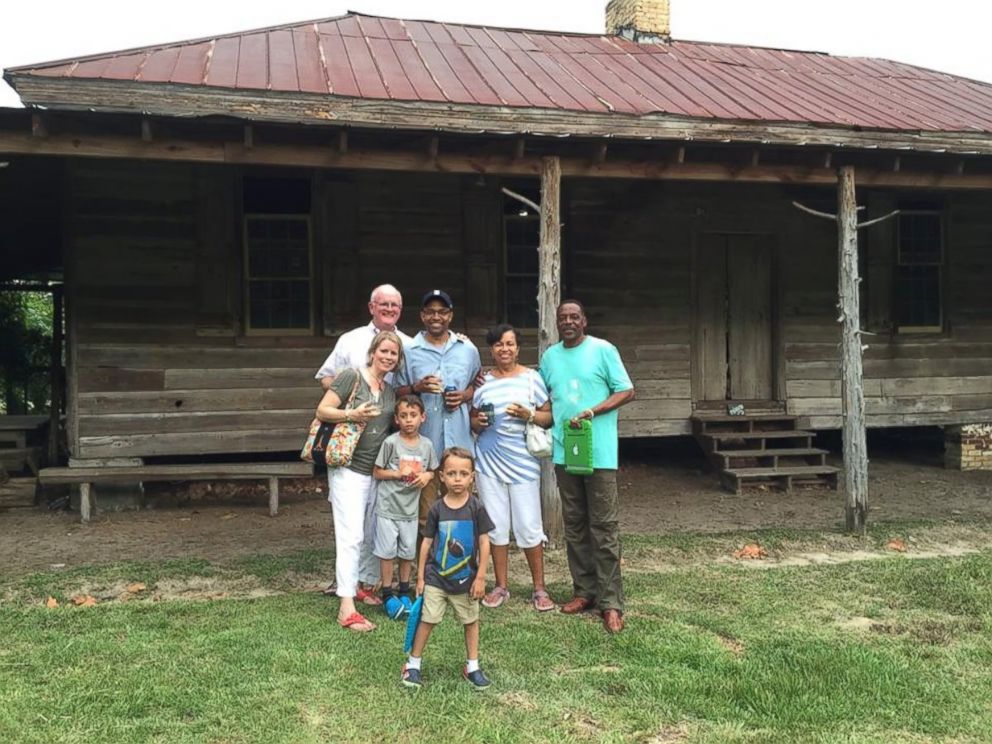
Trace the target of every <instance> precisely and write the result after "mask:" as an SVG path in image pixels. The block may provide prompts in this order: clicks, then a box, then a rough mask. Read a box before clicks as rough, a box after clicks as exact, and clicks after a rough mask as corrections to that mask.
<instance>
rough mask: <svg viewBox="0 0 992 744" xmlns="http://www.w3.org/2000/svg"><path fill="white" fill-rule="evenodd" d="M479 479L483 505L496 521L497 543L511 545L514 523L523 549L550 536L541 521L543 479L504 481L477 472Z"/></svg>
mask: <svg viewBox="0 0 992 744" xmlns="http://www.w3.org/2000/svg"><path fill="white" fill-rule="evenodd" d="M475 482H476V484H478V486H479V498H480V499H482V505H483V506H484V507H486V512H487V513H488V514H489V518H490V519H491V520H493V524H494V525H496V526H495V527H494V528H493V529H492V531H490V533H489V539H490V540H492V543H493V545H509V544H510V529H511V527H512V529H513V536H514V537H515V538H516V540H517V547H518V548H521V549H527V548H533V547H536V546H538V545H541V544H542V543H543V542H545V541H546V540H547V539H548V538H547V537H545V535H544V525H543V524H542V522H541V481H539V480H535V481H528V482H526V483H502V482H500V481H499V480H497V479H496V478H493V477H491V476H488V475H484V474H483V473H479V472H477V473H476V474H475Z"/></svg>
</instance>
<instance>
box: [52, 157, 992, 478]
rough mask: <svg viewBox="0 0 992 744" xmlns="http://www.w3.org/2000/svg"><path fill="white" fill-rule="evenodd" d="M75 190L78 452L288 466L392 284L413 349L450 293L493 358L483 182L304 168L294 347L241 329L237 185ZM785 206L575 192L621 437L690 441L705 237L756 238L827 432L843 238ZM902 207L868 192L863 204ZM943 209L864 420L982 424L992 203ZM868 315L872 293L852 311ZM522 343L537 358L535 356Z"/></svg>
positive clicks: (585, 275)
mask: <svg viewBox="0 0 992 744" xmlns="http://www.w3.org/2000/svg"><path fill="white" fill-rule="evenodd" d="M66 183H67V188H66V194H67V198H66V210H67V218H68V222H67V225H66V234H67V236H68V239H67V240H68V250H67V255H68V256H69V261H68V263H67V266H66V270H67V275H68V277H69V284H70V291H69V296H68V301H69V308H70V313H71V318H72V322H71V324H70V336H71V342H72V345H71V348H70V363H71V367H72V369H71V370H70V371H71V375H70V376H71V380H70V398H71V402H72V405H71V414H70V446H71V450H72V454H73V456H74V457H76V458H107V457H153V456H159V455H162V456H169V455H194V454H211V453H233V452H265V451H288V450H292V449H295V448H296V447H298V446H299V445H300V438H301V432H302V431H303V428H304V426H305V425H306V423H307V421H308V420H309V417H310V416H311V415H312V411H313V408H314V405H315V403H316V401H317V399H318V397H319V388H318V387H317V384H316V382H314V381H313V379H312V377H313V373H314V371H315V369H316V368H317V367H318V366H319V364H320V363H321V361H322V360H323V358H324V357H325V355H326V354H327V352H328V350H329V349H330V347H331V346H332V345H333V342H334V340H335V337H336V336H337V335H338V334H339V333H340V332H342V331H344V330H347V329H349V328H352V327H354V326H355V325H357V324H359V323H362V322H365V321H366V319H367V317H368V316H367V313H366V311H365V304H366V302H367V300H368V296H367V293H368V291H369V289H370V288H371V287H372V286H374V285H376V284H379V283H382V282H391V283H393V284H396V285H397V286H398V287H399V289H400V290H401V291H402V292H403V294H404V297H405V299H406V310H405V312H404V317H403V321H402V322H401V327H402V328H403V329H404V330H406V331H407V332H410V333H412V332H415V331H416V330H417V329H418V326H419V319H418V315H417V310H418V306H419V298H420V296H421V295H422V293H423V292H425V291H427V290H429V289H432V288H435V287H440V288H443V289H446V290H448V291H450V292H451V294H452V296H453V298H454V301H455V322H454V327H455V329H456V330H466V331H468V332H469V333H470V334H471V335H472V337H473V339H474V340H475V341H476V343H477V344H478V345H479V346H480V350H481V351H482V356H483V361H484V363H488V362H489V359H488V356H489V355H488V351H487V350H486V349H485V348H483V342H482V336H483V333H484V329H485V328H486V327H488V326H490V325H492V324H493V323H495V322H498V321H499V320H500V316H501V288H500V277H501V271H502V269H501V267H502V234H501V230H502V222H501V213H502V207H501V196H500V193H499V183H498V181H497V180H496V179H493V178H487V179H484V180H483V179H478V178H474V177H464V176H439V175H415V174H396V173H389V174H383V173H372V172H365V173H341V172H333V173H331V172H328V173H319V174H315V175H313V179H312V183H313V214H312V218H313V226H314V228H313V238H314V247H315V251H314V253H315V266H314V292H315V307H314V313H315V327H316V331H315V333H314V334H313V335H312V336H304V337H300V336H292V337H291V336H285V337H267V336H257V335H249V336H246V335H244V333H243V331H242V330H241V329H242V326H243V319H242V309H241V308H242V303H243V297H242V287H241V282H242V266H241V264H242V259H241V254H242V245H241V237H240V224H241V215H240V198H239V181H238V173H237V172H236V171H235V170H234V169H228V168H211V167H197V166H186V165H176V164H162V165H158V164H149V163H142V164H134V163H111V162H104V161H76V162H73V163H72V164H71V165H70V166H69V168H68V172H67V176H66ZM824 194H825V195H826V196H827V198H828V199H829V198H831V195H832V192H831V191H829V190H827V191H825V192H824ZM793 198H794V195H793V194H791V193H790V192H789V190H788V189H785V188H780V187H772V186H737V185H725V186H724V185H712V184H711V185H706V184H686V183H675V182H665V183H660V182H659V183H651V182H630V181H606V180H596V181H591V180H573V181H566V183H565V190H564V204H563V221H564V233H563V243H564V259H563V260H564V274H565V277H564V278H565V281H564V287H565V290H564V292H565V294H566V295H571V296H575V297H577V298H578V299H580V300H582V301H583V302H584V303H585V304H586V307H587V310H588V315H589V321H590V332H592V333H593V334H595V335H599V336H602V337H604V338H607V339H609V340H610V341H612V342H614V343H615V344H616V345H617V346H618V347H619V349H620V351H621V354H622V355H623V358H624V360H625V362H626V364H627V366H628V369H629V370H630V372H631V375H632V376H633V378H634V380H635V384H636V386H637V390H638V396H637V400H636V401H635V402H634V403H633V404H631V405H630V406H628V407H627V408H626V409H625V411H624V415H623V416H622V417H621V432H622V434H623V435H624V436H657V435H675V434H686V433H688V432H689V430H690V427H689V417H690V416H691V414H692V411H693V406H694V402H695V397H694V396H695V395H697V393H696V392H695V391H694V385H693V367H694V365H695V364H696V362H694V356H693V338H694V332H695V328H696V317H695V316H696V311H695V310H694V303H696V301H697V299H696V293H697V290H696V287H697V284H698V279H699V277H700V276H703V275H704V272H706V271H707V267H706V265H705V263H703V262H700V261H699V260H698V250H697V249H698V246H699V245H700V241H702V240H704V239H705V238H706V236H711V235H745V236H752V238H750V239H752V240H753V236H760V237H759V240H763V241H767V243H768V245H769V246H770V247H771V252H772V259H771V262H772V268H771V280H772V285H773V286H772V288H771V292H772V298H771V303H772V305H773V308H772V311H771V312H772V313H773V320H772V331H771V333H772V339H771V343H772V345H773V347H774V349H773V357H774V359H773V365H774V368H775V369H774V374H773V380H772V389H773V395H774V397H776V398H778V399H780V400H784V401H785V402H786V404H787V408H788V411H789V412H790V413H795V414H798V415H801V416H804V417H808V418H809V423H810V424H811V425H812V426H814V427H817V428H832V427H837V426H839V411H840V398H839V392H840V391H839V384H840V383H839V357H838V350H837V343H838V341H839V330H838V325H837V323H836V307H835V304H836V292H837V290H836V238H835V231H834V227H833V225H832V224H830V223H829V222H826V221H820V220H816V219H814V218H812V217H809V216H807V215H804V214H802V213H800V212H798V211H797V210H796V209H794V208H793V207H792V206H791V201H792V199H793ZM894 200H895V197H894V196H893V195H891V194H872V195H871V204H872V207H871V211H873V212H880V211H883V210H884V209H886V208H888V207H889V206H891V204H892V203H893V202H894ZM948 204H949V206H948V209H947V266H946V269H945V271H946V278H947V282H946V291H947V301H946V303H945V304H946V308H947V316H948V330H947V332H946V333H944V334H939V335H934V336H926V337H922V336H892V335H891V334H884V335H879V336H874V337H867V338H866V342H867V343H868V344H869V347H870V348H869V349H868V351H867V353H866V361H865V369H866V395H867V406H868V421H869V425H871V426H890V425H911V424H939V423H955V422H968V421H989V420H992V301H990V300H989V292H988V287H989V286H990V280H992V262H990V261H989V256H990V250H992V197H990V196H989V195H986V194H981V193H973V194H954V195H952V196H951V197H949V201H948ZM871 229H872V231H873V232H872V233H871V235H870V246H869V253H868V260H867V261H866V269H867V273H868V274H869V279H870V281H869V282H868V288H869V291H874V292H878V293H882V292H884V288H885V277H886V276H891V272H892V245H893V241H892V234H891V230H892V227H891V226H889V227H886V226H880V227H878V228H871ZM887 230H888V231H890V232H889V233H888V234H886V231H887ZM886 251H888V253H886ZM882 305H884V303H879V302H878V301H877V297H876V298H875V301H873V299H872V297H868V298H866V302H865V307H866V314H867V315H868V316H870V317H873V316H875V315H879V314H884V308H882V307H881V306H882ZM524 336H525V341H526V342H525V348H524V351H523V355H522V358H523V360H524V361H525V362H527V363H533V362H535V361H536V350H535V347H536V339H535V338H534V334H533V333H530V332H526V333H525V334H524ZM697 387H698V386H697Z"/></svg>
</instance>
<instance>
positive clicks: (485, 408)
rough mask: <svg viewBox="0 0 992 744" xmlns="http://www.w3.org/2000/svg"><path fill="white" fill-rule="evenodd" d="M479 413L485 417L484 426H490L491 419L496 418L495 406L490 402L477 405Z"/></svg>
mask: <svg viewBox="0 0 992 744" xmlns="http://www.w3.org/2000/svg"><path fill="white" fill-rule="evenodd" d="M479 413H481V414H483V415H484V416H485V417H486V426H492V424H493V419H495V418H496V406H495V405H493V404H492V403H483V404H482V405H481V406H479Z"/></svg>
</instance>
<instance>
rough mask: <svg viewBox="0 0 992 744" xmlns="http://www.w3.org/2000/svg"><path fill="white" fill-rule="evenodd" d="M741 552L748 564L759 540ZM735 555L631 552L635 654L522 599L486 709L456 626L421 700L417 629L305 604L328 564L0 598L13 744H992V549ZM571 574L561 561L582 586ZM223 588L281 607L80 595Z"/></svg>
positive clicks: (586, 621)
mask: <svg viewBox="0 0 992 744" xmlns="http://www.w3.org/2000/svg"><path fill="white" fill-rule="evenodd" d="M988 529H989V535H990V536H992V527H990V528H988ZM754 537H755V535H754V534H753V533H752V534H750V535H748V536H747V539H753V538H754ZM757 537H758V539H761V540H762V542H763V544H766V545H771V546H776V545H781V544H783V543H785V542H788V540H789V539H802V538H803V536H802V535H800V536H798V537H796V536H792V537H790V536H783V535H781V534H780V533H768V534H767V535H761V534H758V535H757ZM883 537H884V536H883ZM722 539H723V542H720V543H719V545H720V547H719V550H720V551H721V555H722V556H725V555H726V552H725V551H724V548H723V546H724V545H726V544H732V543H734V542H735V541H736V542H742V541H744V539H745V537H744V536H743V535H741V536H724V538H722ZM809 539H810V540H815V535H811V536H809ZM875 539H880V538H879V537H878V536H877V535H876V538H875ZM717 544H718V542H714V541H713V539H712V538H708V537H706V538H704V537H694V536H674V537H671V538H650V537H638V538H636V539H631V540H629V541H628V543H627V558H626V567H627V574H626V591H627V594H628V613H627V622H628V626H627V630H626V631H625V632H624V633H623V634H621V635H619V636H616V637H609V636H607V635H606V634H605V633H604V632H603V631H602V629H601V627H600V625H599V623H598V622H597V621H596V619H594V618H593V617H591V616H589V617H580V618H569V617H565V616H562V615H560V614H558V613H549V614H546V615H538V614H537V613H535V612H534V611H533V610H531V609H530V608H529V606H528V605H527V604H526V603H524V602H523V601H522V600H521V599H520V597H522V596H526V588H525V587H524V586H522V585H513V586H511V591H513V594H514V596H513V598H512V599H511V601H510V602H509V603H508V604H507V605H505V606H504V607H503V608H502V609H500V610H498V611H489V610H484V611H483V612H484V614H483V626H482V663H483V668H484V669H485V670H486V672H487V673H488V674H489V675H490V677H491V679H492V680H493V683H494V684H493V687H492V688H491V689H490V690H488V691H486V692H483V693H477V692H475V691H473V690H472V689H470V688H469V687H468V685H467V684H466V683H465V682H464V681H462V680H461V678H460V667H461V664H462V662H463V659H464V653H463V646H462V634H461V631H460V628H458V627H457V626H456V625H455V624H454V623H453V622H452V621H451V618H450V617H449V618H448V620H446V622H445V623H444V624H442V626H441V627H439V628H438V629H437V631H435V633H434V636H433V638H432V639H431V644H430V646H429V647H428V649H427V652H426V654H425V658H424V676H425V682H426V686H425V688H424V689H423V690H421V691H419V692H411V691H408V690H405V689H403V688H402V687H401V686H400V685H399V672H400V667H401V665H402V663H403V660H404V656H403V654H402V636H403V627H402V625H401V624H399V623H393V622H390V621H388V620H387V619H386V618H385V617H384V616H382V615H378V614H376V615H374V616H373V617H374V618H375V619H376V621H377V622H379V629H378V630H377V631H376V632H374V633H372V634H368V635H359V634H352V633H347V632H345V631H343V630H341V629H340V628H338V627H337V625H336V624H335V622H334V613H335V608H336V601H335V600H332V599H328V598H326V597H323V596H321V595H319V594H316V593H312V592H309V593H304V592H301V591H284V590H285V589H286V588H287V586H288V585H289V584H288V582H289V581H290V579H289V577H292V576H296V575H300V574H306V573H312V574H314V575H319V574H320V573H321V572H326V569H327V567H328V565H329V556H328V555H327V554H326V553H321V552H317V551H315V552H312V553H302V554H299V555H294V556H288V557H279V558H273V557H264V556H262V557H258V558H253V559H249V560H242V561H239V562H237V563H234V564H228V565H224V566H217V565H210V564H208V563H205V562H203V561H174V562H162V563H154V562H151V563H126V564H117V565H113V566H103V567H88V568H77V569H73V570H70V571H61V572H54V573H51V574H44V575H34V576H30V577H27V578H23V579H18V580H15V581H10V580H8V581H6V582H4V581H3V580H0V629H2V632H3V641H2V645H0V742H35V741H36V742H56V741H57V742H74V741H79V742H103V741H106V742H132V741H136V742H137V741H142V742H143V741H157V742H186V741H189V742H201V741H206V742H311V741H313V742H318V741H321V742H328V741H329V742H394V741H397V742H418V743H421V742H424V743H426V742H450V741H457V742H477V741H479V742H481V741H485V742H543V741H561V742H566V741H607V742H610V741H615V742H627V741H635V742H655V743H661V742H713V743H715V742H720V743H723V742H761V743H765V742H790V743H792V742H886V743H888V742H980V741H992V624H990V620H992V551H980V552H977V553H974V554H969V555H965V556H961V557H950V558H926V559H922V558H921V559H917V560H911V559H909V557H907V556H908V555H910V554H911V553H912V550H910V553H909V554H907V555H897V554H892V555H891V557H886V558H884V559H878V560H860V561H858V560H855V561H851V562H847V563H839V564H836V565H813V566H797V567H778V568H774V569H769V570H759V569H756V568H754V567H753V566H751V565H750V564H748V565H744V564H730V563H726V562H719V561H715V560H706V559H705V555H706V552H707V550H710V549H713V550H716V549H717V548H715V547H714V546H716V545H717ZM659 554H664V555H666V556H667V557H668V560H667V563H666V565H665V566H663V567H661V566H655V565H654V564H653V563H652V561H654V560H655V559H656V558H657V556H658V555H659ZM680 555H682V556H691V560H690V559H689V558H688V557H687V558H686V560H685V561H684V562H683V563H682V564H680V562H679V561H678V560H677V559H678V556H680ZM712 557H714V558H715V557H716V556H712ZM563 561H564V557H563V555H562V554H561V552H560V551H559V552H555V553H553V554H551V556H550V557H549V571H550V573H551V574H552V575H553V576H556V577H558V578H559V579H560V578H561V577H562V576H563V574H562V565H563ZM517 565H519V564H516V565H515V566H514V568H516V567H517ZM521 576H522V573H521V572H520V571H517V576H516V578H518V579H519V578H521ZM221 579H222V580H223V581H221V583H220V584H218V586H228V587H230V586H238V585H239V583H238V582H242V584H244V585H248V584H250V585H251V586H255V587H261V589H263V590H264V591H259V592H257V594H258V595H259V596H256V597H254V598H238V597H237V596H235V595H232V596H231V597H230V598H220V599H215V600H212V601H188V600H185V601H184V600H181V599H162V600H160V601H154V600H152V599H142V596H141V595H136V596H135V598H134V599H132V600H130V601H101V602H100V603H99V604H97V606H95V607H88V608H84V607H74V606H72V604H71V602H69V601H68V598H69V594H70V593H72V592H73V591H77V590H79V588H80V587H84V588H86V587H89V591H92V592H93V593H94V594H98V593H99V592H97V591H95V590H94V589H93V587H97V588H98V587H100V586H109V585H111V584H113V583H114V582H128V581H141V582H144V583H146V584H147V586H148V592H149V593H151V594H154V590H155V589H156V588H157V587H162V586H167V585H168V586H181V585H183V584H184V583H185V584H187V585H189V584H191V583H195V582H197V581H199V582H201V583H202V584H203V585H204V586H209V582H210V581H212V580H221ZM225 582H226V583H225ZM551 589H552V594H553V595H554V596H556V597H558V598H562V597H565V596H566V595H567V592H568V587H567V585H566V584H565V583H564V582H563V581H561V580H559V581H556V582H555V583H553V584H552V587H551ZM50 595H51V596H54V597H56V598H57V599H58V600H60V605H59V606H58V607H56V608H53V609H49V608H46V607H45V605H44V602H45V599H46V597H48V596H50ZM217 596H219V597H223V596H224V594H223V592H221V593H220V594H218V595H217Z"/></svg>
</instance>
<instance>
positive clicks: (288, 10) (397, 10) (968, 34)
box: [0, 0, 992, 106]
mask: <svg viewBox="0 0 992 744" xmlns="http://www.w3.org/2000/svg"><path fill="white" fill-rule="evenodd" d="M4 5H5V7H4V10H3V12H2V15H0V68H7V67H12V66H16V65H22V64H28V63H33V62H44V61H48V60H53V59H62V58H66V57H75V56H80V55H84V54H96V53H101V52H110V51H114V50H118V49H125V48H129V47H136V46H146V45H151V44H158V43H161V42H170V41H180V40H183V39H191V38H197V37H202V36H211V35H215V34H222V33H229V32H232V31H242V30H245V29H251V28H258V27H262V26H270V25H276V24H282V23H291V22H294V21H306V20H311V19H315V18H328V17H331V16H336V15H341V14H343V13H344V12H346V11H347V10H355V11H360V12H365V13H369V14H372V15H384V16H393V17H399V18H416V19H427V20H438V21H452V22H462V23H477V24H488V25H493V26H509V27H514V28H534V29H551V30H561V31H578V32H586V33H599V32H602V30H603V10H604V8H605V7H606V0H500V2H478V0H345V1H343V2H338V1H337V0H322V1H320V0H276V1H275V2H261V1H260V0H248V2H244V1H243V0H242V2H218V1H217V0H213V1H212V0H160V2H157V3H151V2H135V0H126V1H124V0H88V1H86V2H79V0H72V2H67V1H66V0H48V2H40V1H38V0H35V1H34V2H11V1H9V0H8V2H6V3H4ZM671 7H672V35H673V36H674V37H675V38H678V39H687V40H693V41H717V42H733V43H739V44H753V45H758V46H771V47H784V48H789V49H803V50H814V51H821V52H829V53H831V54H839V55H852V56H868V57H884V58H887V59H894V60H898V61H900V62H908V63H911V64H916V65H920V66H922V67H929V68H932V69H936V70H942V71H944V72H951V73H955V74H958V75H963V76H965V77H971V78H975V79H978V80H984V81H987V82H992V46H990V41H989V28H990V27H992V3H988V2H983V1H982V0H940V1H939V2H937V1H936V0H925V1H924V0H829V1H828V2H824V0H818V2H810V1H809V0H671ZM17 105H19V102H18V99H17V95H16V94H15V93H14V91H13V90H12V89H11V88H10V87H9V86H8V85H7V84H6V83H4V82H0V106H17Z"/></svg>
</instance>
